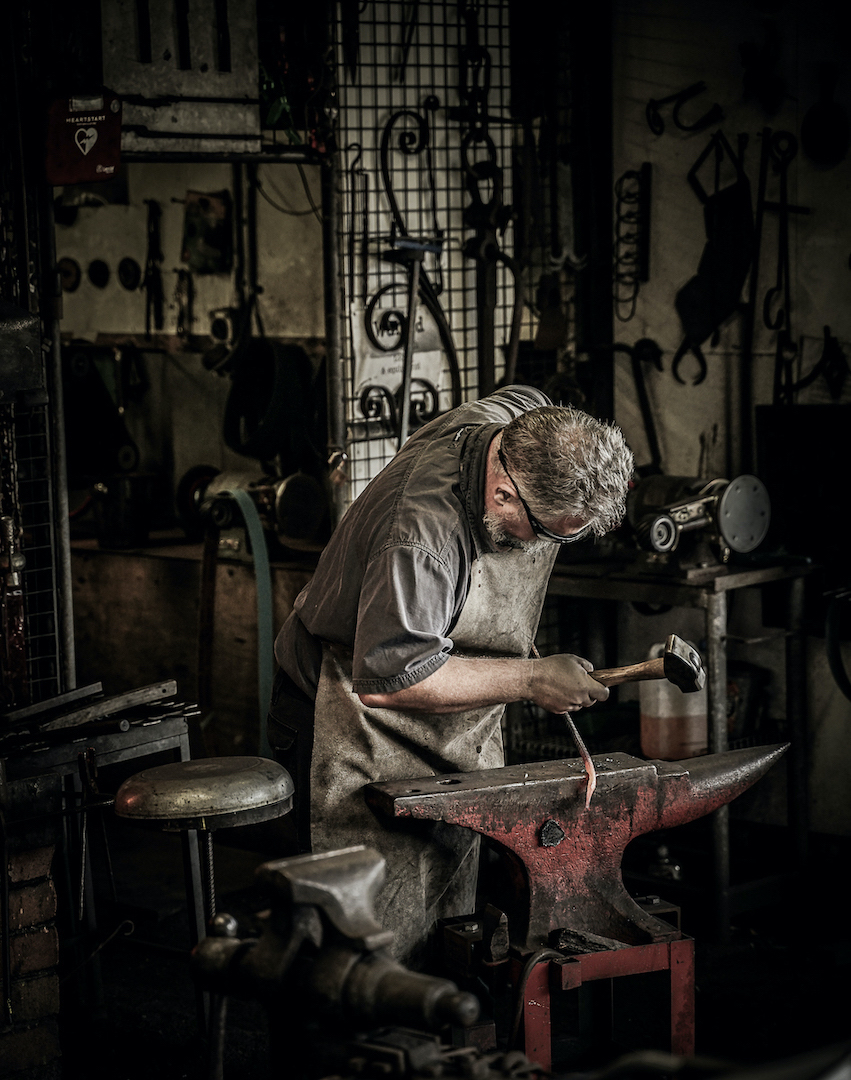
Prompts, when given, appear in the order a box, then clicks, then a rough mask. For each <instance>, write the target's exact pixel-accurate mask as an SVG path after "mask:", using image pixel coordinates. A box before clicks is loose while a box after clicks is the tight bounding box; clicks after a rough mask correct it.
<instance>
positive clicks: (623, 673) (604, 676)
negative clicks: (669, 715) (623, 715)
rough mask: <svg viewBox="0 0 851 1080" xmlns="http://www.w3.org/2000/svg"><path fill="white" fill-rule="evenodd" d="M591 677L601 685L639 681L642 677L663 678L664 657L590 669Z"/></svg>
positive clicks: (617, 684)
mask: <svg viewBox="0 0 851 1080" xmlns="http://www.w3.org/2000/svg"><path fill="white" fill-rule="evenodd" d="M591 678H592V679H596V680H597V682H599V683H602V684H603V686H619V685H620V684H621V683H625V682H639V681H641V680H642V679H664V678H665V658H664V656H657V657H656V658H655V659H654V660H643V661H642V662H641V663H640V664H628V665H627V666H626V667H616V668H603V669H602V670H600V671H592V672H591Z"/></svg>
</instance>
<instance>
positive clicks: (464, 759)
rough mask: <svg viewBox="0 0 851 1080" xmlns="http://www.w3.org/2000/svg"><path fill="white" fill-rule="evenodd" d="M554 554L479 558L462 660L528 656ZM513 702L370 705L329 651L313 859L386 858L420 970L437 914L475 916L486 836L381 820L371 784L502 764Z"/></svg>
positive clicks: (401, 938)
mask: <svg viewBox="0 0 851 1080" xmlns="http://www.w3.org/2000/svg"><path fill="white" fill-rule="evenodd" d="M555 557H556V547H555V545H553V550H552V552H550V551H549V550H547V551H544V552H543V553H538V552H536V553H535V554H534V555H532V554H527V553H525V552H523V551H514V550H512V551H508V552H500V553H487V554H485V555H483V556H482V557H481V558H479V559H477V560H476V561H475V562H474V563H473V566H472V569H471V574H470V589H469V593H468V595H467V599H466V601H465V604H464V607H463V609H462V611H461V615H460V617H459V619H458V623H457V625H456V627H455V629H454V631H453V632H452V639H453V642H454V645H455V648H454V650H453V655H456V656H479V657H481V656H486V657H487V656H490V657H524V658H525V657H528V656H529V653H530V650H531V647H532V643H533V641H534V638H535V633H536V631H537V628H538V622H539V619H540V616H541V609H542V607H543V602H544V597H545V595H546V588H547V582H548V580H549V577H550V572H551V570H552V566H553V563H554V561H555ZM504 709H505V706H504V705H493V706H487V707H484V708H480V709H471V710H467V711H464V712H458V713H449V714H436V713H429V712H402V711H397V710H393V709H370V708H367V707H366V706H364V705H363V704H362V703H361V701H360V699H359V698H358V696H357V695H356V694H355V693H354V692H353V691H352V655H351V651H350V650H349V649H346V648H345V647H342V646H338V645H330V644H326V645H325V646H324V649H323V658H322V673H321V677H320V680H319V688H318V692H317V697H316V711H315V728H314V744H313V759H312V763H311V777H310V792H311V836H312V846H313V850H314V851H317V852H318V851H333V850H335V849H337V848H341V847H349V846H351V845H354V844H366V845H367V846H368V847H372V848H375V849H376V850H377V851H379V852H380V853H381V855H383V856H384V858H385V860H386V862H387V877H386V883H385V885H384V888H383V890H382V891H381V894H380V896H379V898H378V903H377V910H376V914H377V917H378V920H379V922H380V923H381V924H382V925H383V926H384V927H385V928H386V929H389V930H392V931H393V932H394V935H395V942H394V952H395V954H396V956H397V957H398V958H399V959H400V960H402V961H404V962H406V963H408V964H410V965H411V966H417V964H418V963H420V962H421V961H422V959H423V953H424V948H425V944H426V940H427V937H428V933H429V931H430V929H431V927H432V926H433V925H434V923H435V921H436V920H437V919H438V918H447V917H450V916H454V915H468V914H470V913H471V912H472V911H474V910H475V901H476V880H477V874H478V850H479V836H478V834H476V833H474V832H472V831H471V830H469V829H463V828H461V827H459V826H455V825H447V824H445V823H443V822H426V821H411V820H410V819H405V820H397V819H391V818H387V817H385V816H384V815H381V816H380V817H379V816H378V815H376V814H374V813H373V811H372V810H371V809H370V808H369V807H368V806H367V804H366V801H365V799H364V796H363V788H364V786H365V785H367V784H369V783H372V782H374V781H385V780H402V779H413V778H416V777H419V776H433V775H437V774H440V773H444V772H471V771H473V770H477V769H493V768H497V767H499V766H501V765H503V764H504V758H503V748H502V725H501V721H502V714H503V712H504Z"/></svg>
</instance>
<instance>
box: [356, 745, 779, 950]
mask: <svg viewBox="0 0 851 1080" xmlns="http://www.w3.org/2000/svg"><path fill="white" fill-rule="evenodd" d="M787 745H788V744H787ZM787 745H777V746H765V747H755V748H747V749H744V750H731V751H727V752H726V753H721V754H710V755H707V756H705V757H699V758H689V759H687V760H685V761H644V760H641V759H639V758H634V757H631V756H630V755H628V754H622V753H616V754H610V755H606V756H601V757H599V758H595V761H594V764H595V766H596V769H597V777H598V779H597V792H596V795H595V798H594V800H593V802H592V803H591V805H590V807H588V808H587V809H586V807H585V799H584V787H585V772H584V769H583V766H582V763H581V761H579V760H575V759H568V760H558V761H538V762H532V763H529V764H522V765H511V766H506V767H505V768H501V769H486V770H482V771H480V772H471V773H448V774H446V775H443V776H429V777H424V778H421V779H414V780H394V781H389V782H386V783H380V784H370V785H368V786H367V787H366V788H365V789H364V791H365V796H366V800H367V802H368V803H369V805H370V806H372V807H373V809H375V810H376V811H378V812H380V813H384V814H386V815H388V816H391V817H395V818H406V817H407V818H420V819H426V820H430V821H437V820H439V821H446V822H449V823H452V824H456V825H462V826H465V827H466V828H468V829H473V830H475V831H476V832H478V833H481V834H482V835H483V836H487V837H490V839H491V840H493V841H495V842H496V843H497V844H499V845H500V846H501V847H502V848H503V849H505V852H506V853H507V855H508V863H509V866H510V873H509V874H508V875H507V879H509V880H510V881H511V883H512V886H511V888H510V894H511V895H510V897H509V904H508V906H509V907H510V911H509V928H510V937H511V943H512V945H514V946H515V947H517V948H518V949H521V950H523V951H532V950H536V949H540V948H541V947H542V946H547V945H551V944H552V943H553V942H554V941H556V940H558V937H559V934H560V933H563V932H567V933H568V934H570V935H574V936H579V937H581V938H583V939H585V940H588V941H595V940H596V941H597V942H598V947H599V943H601V942H602V940H603V939H607V940H608V941H609V942H610V943H611V947H617V946H618V944H620V945H643V944H647V943H649V942H654V941H664V940H669V939H670V938H672V937H675V936H677V931H675V930H674V929H673V927H672V926H670V925H669V924H668V923H665V922H663V921H662V920H660V919H657V918H655V917H654V916H652V915H650V914H649V913H648V912H646V911H645V910H644V909H643V908H641V907H639V905H638V904H637V903H636V902H635V901H634V900H633V899H632V897H631V896H630V895H629V893H628V892H627V891H626V889H625V887H624V884H623V879H622V875H621V859H622V856H623V852H624V849H625V848H626V845H627V844H628V843H629V842H630V841H631V840H633V839H635V837H637V836H641V835H643V834H645V833H649V832H654V831H656V830H658V829H668V828H672V827H673V826H675V825H681V824H684V823H685V822H688V821H694V820H695V819H696V818H699V817H702V816H703V815H704V814H708V813H711V812H712V811H713V810H717V809H718V808H719V807H720V806H723V805H724V804H725V803H729V802H731V801H732V800H733V799H735V798H736V797H737V796H739V795H741V794H742V792H743V791H745V790H746V789H747V788H749V787H750V786H751V785H752V784H754V783H755V782H756V781H757V780H759V779H760V777H762V776H763V775H764V774H765V773H766V772H767V771H768V770H769V769H770V768H771V766H772V765H773V764H774V763H775V762H776V761H778V760H779V759H780V758H781V757H782V756H783V754H784V753H785V751H786V749H787Z"/></svg>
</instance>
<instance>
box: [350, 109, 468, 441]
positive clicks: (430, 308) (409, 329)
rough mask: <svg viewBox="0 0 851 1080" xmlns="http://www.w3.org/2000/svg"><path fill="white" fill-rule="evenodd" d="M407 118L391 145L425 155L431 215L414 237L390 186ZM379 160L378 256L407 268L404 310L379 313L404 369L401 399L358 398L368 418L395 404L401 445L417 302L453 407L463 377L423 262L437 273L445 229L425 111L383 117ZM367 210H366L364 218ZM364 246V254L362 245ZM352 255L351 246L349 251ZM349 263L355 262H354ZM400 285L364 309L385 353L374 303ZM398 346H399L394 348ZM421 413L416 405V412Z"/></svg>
mask: <svg viewBox="0 0 851 1080" xmlns="http://www.w3.org/2000/svg"><path fill="white" fill-rule="evenodd" d="M437 107H438V102H437V99H436V98H429V99H428V101H427V102H426V108H427V110H428V111H433V110H434V109H436V108H437ZM402 122H405V123H407V124H410V125H413V130H412V128H411V127H405V128H404V129H403V130H401V131H400V132H399V134H398V138H397V140H396V142H395V148H396V149H398V150H399V151H400V152H401V153H402V154H403V155H404V156H405V157H406V158H410V157H414V156H418V155H420V154H423V155H424V157H425V172H426V181H427V190H428V192H429V196H430V207H429V212H430V214H431V218H432V235H431V236H429V237H425V238H423V237H415V236H412V235H411V233H410V231H409V230H408V227H407V224H406V222H405V218H404V217H403V215H402V211H401V209H400V207H399V202H398V199H397V198H396V193H395V190H394V186H393V178H392V170H391V165H390V152H391V148H392V147H393V145H394V135H395V133H396V127H397V125H399V124H400V123H402ZM379 159H380V166H381V177H382V182H383V186H384V193H385V195H386V197H387V201H388V204H389V207H390V214H391V233H390V247H389V248H388V249H387V250H385V251H384V252H383V255H382V257H383V258H384V259H385V260H386V261H388V262H392V263H395V264H397V265H400V266H403V267H404V269H405V270H406V276H407V290H406V310H405V311H404V312H400V311H398V310H392V311H385V312H383V313H382V315H381V320H382V325H383V326H384V327H385V328H388V329H393V328H394V327H395V328H396V329H398V331H399V337H400V344H401V347H402V349H403V353H404V368H403V379H402V388H401V400H400V401H399V402H395V400H394V398H393V395H392V394H391V393H390V392H389V390H388V389H387V388H386V387H372V386H371V387H368V388H366V390H365V391H364V393H363V395H362V402H364V403H367V408H368V410H369V411H368V412H365V415H366V416H367V418H368V419H369V418H372V419H375V412H374V410H375V408H376V407H378V408H383V405H382V403H387V404H388V405H390V403H393V404H394V405H395V414H392V406H391V415H392V423H393V430H394V434H395V435H396V438H397V440H398V442H399V445H400V446H401V445H402V443H403V442H404V440H405V438H407V432H408V430H409V426H410V420H409V418H410V414H411V409H412V402H411V399H410V394H411V388H412V386H413V384H414V380H413V377H412V361H413V351H414V337H413V333H414V325H415V320H416V307H417V303H418V302H419V303H420V304H422V305H423V307H424V308H425V309H426V311H427V312H428V314H429V315H430V316H431V318H432V319H433V320H434V323H435V326H436V328H437V332H438V336H439V339H440V344H441V346H442V348H443V351H444V353H445V356H446V363H447V366H448V370H449V377H450V384H451V398H452V407H453V408H454V407H455V406H456V405H458V404H460V403H461V377H460V372H459V367H458V355H457V352H456V349H455V344H454V341H453V339H452V332H451V330H450V328H449V323H448V321H447V318H446V315H445V313H444V311H443V308H442V306H441V304H440V300H439V298H438V297H439V293H440V291H441V290H440V288H438V287H436V286H435V285H434V284H433V283H432V281H431V278H430V277H429V274H428V271H427V268H426V266H425V264H424V260H425V257H426V255H433V256H435V259H436V260H437V271H438V274H440V262H439V259H440V255H441V252H442V250H443V230H442V229H441V228H440V225H439V223H438V220H437V205H436V192H435V183H434V171H433V167H432V159H431V140H430V129H429V122H428V119H427V117H426V116H425V115H423V114H421V113H418V112H414V111H412V110H410V109H401V110H399V111H398V112H396V113H394V114H393V115H392V116H391V117H390V119H389V120H388V121H387V123H386V125H385V127H384V130H383V132H382V135H381V144H380V150H379ZM365 219H366V214H365V212H364V220H365ZM365 243H366V239H365V238H364V240H363V244H364V245H365ZM362 250H364V255H365V249H364V247H362ZM350 251H351V253H352V258H353V249H350ZM352 265H353V263H352ZM362 274H363V277H362V282H363V285H364V287H365V283H366V268H365V265H363V268H362ZM398 288H399V285H398V283H396V282H391V283H389V284H387V285H385V286H383V287H382V288H381V289H379V290H378V291H377V292H376V293H375V295H374V296H373V297H372V299H371V300H370V301H369V303H368V304H367V305H366V309H365V315H366V318H365V330H366V333H367V336H368V337H369V338H370V340H371V341H372V343H373V344H374V345H375V346H376V347H377V348H379V349H381V350H382V351H388V344H387V342H386V341H385V342H382V341H379V340H378V339H377V338H376V337H375V333H374V328H373V316H374V312H375V310H376V308H377V305H378V303H379V301H380V299H381V298H382V297H386V296H387V295H389V294H392V292H394V291H397V290H398ZM394 347H396V348H397V347H398V345H396V346H394ZM416 411H419V410H418V409H417V408H415V412H416Z"/></svg>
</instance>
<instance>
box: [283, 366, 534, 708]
mask: <svg viewBox="0 0 851 1080" xmlns="http://www.w3.org/2000/svg"><path fill="white" fill-rule="evenodd" d="M550 404H551V402H550V401H549V399H548V398H547V397H546V396H545V395H544V394H542V393H541V392H540V391H539V390H535V389H534V388H532V387H528V386H511V387H506V388H505V389H502V390H498V391H496V392H495V393H494V394H491V395H490V396H488V397H487V398H484V399H483V400H481V401H474V402H469V403H467V404H465V405H461V406H459V407H458V408H457V409H453V410H452V412H450V413H447V414H445V415H444V416H440V417H438V418H437V419H436V420H432V421H431V422H430V423H428V424H426V425H425V426H424V427H422V428H421V429H420V430H419V431H418V432H416V434H414V435H413V436H412V437H411V438H410V439H409V440H408V442H407V443H406V444H405V446H404V447H403V448H402V449H401V450H400V452H399V453H398V454H397V455H396V457H394V458H393V460H392V461H391V462H390V463H389V464H388V465H387V466H386V467H385V468H384V469H383V470H382V471H381V472H380V473H379V474H378V476H376V477H375V479H374V480H372V482H371V483H370V484H369V485H368V486H367V488H366V489H365V490H364V491H363V493H362V494H361V495H360V496H359V497H358V498H357V499H356V500H355V502H354V503H352V505H351V506H350V507H349V509H348V510H347V511H346V513H345V515H344V516H343V519H342V521H341V522H340V524H339V525H338V526H337V528H336V530H335V532H334V535H333V536H332V538H331V540H330V542H329V544H328V545H327V547H326V548H325V550H324V551H323V553H322V556H321V557H320V559H319V563H318V565H317V568H316V571H315V573H314V575H313V577H312V579H311V581H310V583H309V584H308V585H307V586H305V588H304V589H303V590H302V591H301V593H299V595H298V597H297V598H296V601H295V604H294V607H293V612H292V614H291V615H290V617H289V619H287V621H286V622H285V623H284V625H283V627H282V628H281V631H280V633H279V634H278V637H277V639H276V641H275V655H276V657H277V660H278V663H279V664H280V665H281V667H282V668H283V669H284V671H286V672H287V674H288V675H289V676H290V678H291V679H292V680H293V681H294V682H295V683H296V685H297V686H298V687H300V689H302V690H303V691H304V692H305V693H306V694H307V695H308V696H309V697H311V698H313V697H315V695H316V687H317V685H318V682H319V670H320V665H321V660H322V642H323V641H327V642H331V643H334V644H340V645H345V646H347V647H348V648H350V649H351V650H352V653H353V670H352V675H353V679H352V685H353V689H354V690H355V692H356V693H393V692H394V691H396V690H402V689H404V688H405V687H407V686H412V685H414V684H415V683H418V682H421V681H422V680H423V679H425V678H426V677H427V676H429V675H431V674H432V673H433V672H434V671H437V669H438V668H439V667H441V666H442V665H443V664H444V663H445V662H446V660H447V659H448V658H449V656H450V654H451V652H452V648H453V642H452V628H453V627H454V625H455V623H456V621H457V619H458V616H459V614H460V612H461V609H462V608H463V606H464V601H465V599H466V597H467V591H468V588H469V583H470V567H471V565H472V563H473V560H474V559H475V558H476V556H477V555H479V554H481V553H482V552H485V551H495V550H496V548H495V546H494V544H493V542H492V541H491V539H490V537H489V535H488V533H487V531H486V529H485V527H484V525H483V521H482V519H483V515H484V482H485V473H486V464H487V451H488V447H489V446H490V443H491V441H492V440H493V438H494V436H495V435H496V434H497V432H498V431H500V430H501V429H502V428H503V427H504V426H505V425H506V424H507V423H509V421H511V420H512V419H513V418H514V417H515V416H519V415H521V414H522V413H524V412H528V411H529V410H530V409H535V408H540V407H541V406H544V405H550Z"/></svg>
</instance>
